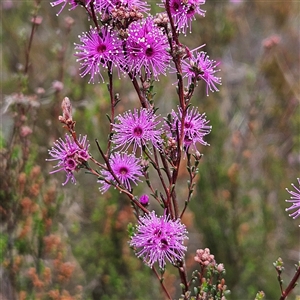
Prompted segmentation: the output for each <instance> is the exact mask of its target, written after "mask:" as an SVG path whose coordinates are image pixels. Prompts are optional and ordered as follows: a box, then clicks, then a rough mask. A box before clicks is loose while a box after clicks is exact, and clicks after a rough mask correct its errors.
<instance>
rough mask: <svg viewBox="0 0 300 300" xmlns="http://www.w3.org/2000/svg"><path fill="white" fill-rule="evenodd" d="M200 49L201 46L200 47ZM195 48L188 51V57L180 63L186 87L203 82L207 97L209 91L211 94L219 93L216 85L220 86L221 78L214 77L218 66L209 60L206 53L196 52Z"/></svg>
mask: <svg viewBox="0 0 300 300" xmlns="http://www.w3.org/2000/svg"><path fill="white" fill-rule="evenodd" d="M201 47H202V46H201ZM197 49H199V47H198V48H196V49H194V50H192V51H190V57H189V58H188V59H186V60H183V61H182V72H183V74H184V75H183V77H185V78H187V80H188V85H190V84H191V83H195V82H196V83H197V82H198V81H199V80H201V79H202V80H204V81H205V83H206V94H207V96H208V92H209V90H210V91H211V92H214V91H219V89H218V87H217V86H216V85H220V84H221V77H217V76H215V73H216V72H218V71H220V70H219V69H216V67H217V66H218V65H219V63H217V62H216V61H214V60H211V59H209V56H208V55H207V53H206V52H203V51H201V52H196V51H195V50H197Z"/></svg>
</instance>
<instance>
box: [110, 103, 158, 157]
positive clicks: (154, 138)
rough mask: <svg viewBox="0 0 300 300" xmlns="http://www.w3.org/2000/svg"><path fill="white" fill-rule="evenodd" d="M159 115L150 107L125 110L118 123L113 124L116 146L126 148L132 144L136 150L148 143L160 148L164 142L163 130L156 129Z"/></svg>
mask: <svg viewBox="0 0 300 300" xmlns="http://www.w3.org/2000/svg"><path fill="white" fill-rule="evenodd" d="M156 119H157V116H156V115H155V114H154V113H153V112H152V111H151V110H148V109H145V108H142V109H140V110H137V109H135V110H134V112H133V113H132V112H131V111H127V112H125V113H124V114H123V115H119V116H118V117H117V120H118V123H115V124H113V128H114V131H115V133H114V135H113V142H114V144H115V148H120V147H122V149H124V148H125V147H126V146H127V147H126V150H127V148H128V147H129V146H130V145H131V144H132V145H133V151H134V152H136V150H137V147H139V148H141V147H142V146H146V145H147V143H149V144H151V145H153V147H156V148H158V147H159V146H160V144H161V142H162V139H161V137H160V135H161V130H159V129H156V126H157V125H158V124H159V121H157V120H156Z"/></svg>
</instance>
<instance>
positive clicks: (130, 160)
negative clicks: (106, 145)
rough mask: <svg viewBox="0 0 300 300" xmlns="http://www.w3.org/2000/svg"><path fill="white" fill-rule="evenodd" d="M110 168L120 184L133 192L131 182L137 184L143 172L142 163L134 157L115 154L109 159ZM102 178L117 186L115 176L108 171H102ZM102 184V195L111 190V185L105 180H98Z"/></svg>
mask: <svg viewBox="0 0 300 300" xmlns="http://www.w3.org/2000/svg"><path fill="white" fill-rule="evenodd" d="M109 163H110V166H111V168H112V171H113V173H114V174H115V176H116V177H117V178H118V180H119V181H120V183H121V184H122V185H124V186H125V188H126V189H128V190H131V182H133V183H135V184H137V182H138V181H141V180H140V179H139V177H140V176H142V172H141V161H140V159H138V158H136V157H135V156H133V155H128V154H127V153H117V152H116V153H113V154H112V155H111V157H110V159H109ZM101 176H102V177H103V178H104V179H105V180H107V181H109V182H113V183H115V184H117V182H116V180H115V178H114V176H113V175H112V174H111V173H110V172H109V171H108V170H102V171H101ZM98 182H100V183H102V186H101V187H100V191H101V192H102V193H104V192H106V191H107V190H108V189H109V188H110V186H111V185H110V184H109V183H107V182H105V181H104V180H101V179H100V180H98Z"/></svg>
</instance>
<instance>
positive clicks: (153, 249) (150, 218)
mask: <svg viewBox="0 0 300 300" xmlns="http://www.w3.org/2000/svg"><path fill="white" fill-rule="evenodd" d="M187 238H188V237H187V230H186V227H185V225H183V224H182V223H181V222H180V220H179V219H177V220H171V219H170V217H169V216H167V215H166V214H165V215H163V216H161V217H157V216H156V214H155V212H154V211H153V212H151V213H149V214H147V215H145V216H143V217H140V218H139V222H138V225H137V231H136V233H135V234H134V236H132V238H131V241H130V246H132V247H134V248H135V249H136V250H137V249H140V250H137V252H136V255H137V257H142V258H143V260H144V262H145V263H146V264H147V265H148V266H149V267H151V268H152V266H153V264H154V263H155V262H158V265H159V267H160V268H161V269H163V268H164V267H165V265H166V261H169V262H171V263H172V264H175V263H176V261H180V260H182V259H183V257H184V252H185V251H186V246H184V245H183V242H184V240H185V239H187Z"/></svg>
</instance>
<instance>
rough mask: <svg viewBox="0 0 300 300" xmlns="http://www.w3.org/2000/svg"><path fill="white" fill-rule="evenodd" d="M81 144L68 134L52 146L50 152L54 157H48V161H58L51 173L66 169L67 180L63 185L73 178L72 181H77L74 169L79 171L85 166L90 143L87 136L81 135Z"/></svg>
mask: <svg viewBox="0 0 300 300" xmlns="http://www.w3.org/2000/svg"><path fill="white" fill-rule="evenodd" d="M78 142H79V144H80V145H81V146H82V148H81V147H79V146H78V145H77V144H76V143H75V142H74V140H73V138H72V137H71V136H69V135H67V134H66V136H65V140H63V139H62V138H60V139H58V140H57V141H56V142H54V147H52V148H51V149H50V150H49V151H48V152H49V154H50V156H52V158H49V159H47V161H55V160H57V161H58V163H57V165H56V166H54V168H56V170H54V171H51V172H50V174H53V173H56V172H59V171H64V172H66V176H67V178H66V181H65V182H64V183H63V185H65V184H67V182H68V181H69V180H70V179H71V181H72V183H75V182H76V180H75V177H74V171H77V170H78V169H79V168H80V167H82V166H83V164H84V162H86V161H87V160H88V159H89V158H90V155H89V152H88V148H89V146H90V145H89V143H88V141H87V136H86V135H85V136H79V138H78Z"/></svg>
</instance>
